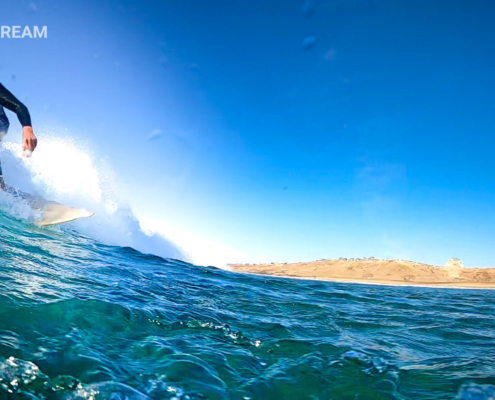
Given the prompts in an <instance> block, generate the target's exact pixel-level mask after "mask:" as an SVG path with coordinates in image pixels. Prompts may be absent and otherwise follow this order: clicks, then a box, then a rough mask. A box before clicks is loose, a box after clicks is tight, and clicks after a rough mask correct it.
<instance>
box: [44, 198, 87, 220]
mask: <svg viewBox="0 0 495 400" xmlns="http://www.w3.org/2000/svg"><path fill="white" fill-rule="evenodd" d="M41 215H42V219H40V220H37V221H35V222H36V224H37V225H39V226H50V225H57V224H65V223H66V222H71V221H75V220H76V219H80V218H88V217H92V216H93V215H95V213H93V212H91V211H88V210H84V209H81V208H74V207H69V206H66V205H64V204H58V203H54V202H51V201H50V202H48V203H47V204H46V205H45V207H43V208H42V209H41Z"/></svg>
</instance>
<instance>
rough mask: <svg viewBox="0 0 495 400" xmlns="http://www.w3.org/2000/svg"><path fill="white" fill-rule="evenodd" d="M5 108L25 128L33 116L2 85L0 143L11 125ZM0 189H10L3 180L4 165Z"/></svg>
mask: <svg viewBox="0 0 495 400" xmlns="http://www.w3.org/2000/svg"><path fill="white" fill-rule="evenodd" d="M3 107H5V108H6V109H7V110H10V111H12V112H15V113H16V114H17V118H19V122H20V123H21V125H22V126H23V127H25V126H31V116H30V115H29V111H28V109H27V107H26V106H25V105H24V104H22V103H21V102H20V101H19V100H17V98H16V97H15V96H14V95H13V94H12V93H10V92H9V91H8V90H7V89H6V88H5V86H3V85H2V84H1V83H0V141H1V140H2V139H3V136H5V135H6V134H7V131H8V130H9V125H10V124H9V119H8V118H7V116H6V115H5V111H4V110H3ZM0 189H2V190H6V191H8V189H9V188H8V187H7V185H5V182H4V180H3V173H2V164H0Z"/></svg>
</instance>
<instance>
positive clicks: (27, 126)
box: [0, 83, 38, 151]
mask: <svg viewBox="0 0 495 400" xmlns="http://www.w3.org/2000/svg"><path fill="white" fill-rule="evenodd" d="M0 105H2V106H3V107H5V108H6V109H7V110H10V111H12V112H15V113H16V114H17V118H19V122H20V123H21V125H22V147H23V148H24V150H26V149H28V150H31V151H33V150H34V149H35V148H36V145H37V143H38V139H37V138H36V136H35V135H34V133H33V126H32V125H31V116H30V115H29V110H28V109H27V107H26V106H25V105H24V104H23V103H21V102H20V101H19V100H18V99H17V98H16V97H15V96H14V95H13V94H12V93H10V92H9V91H8V90H7V88H5V86H3V85H2V84H1V83H0Z"/></svg>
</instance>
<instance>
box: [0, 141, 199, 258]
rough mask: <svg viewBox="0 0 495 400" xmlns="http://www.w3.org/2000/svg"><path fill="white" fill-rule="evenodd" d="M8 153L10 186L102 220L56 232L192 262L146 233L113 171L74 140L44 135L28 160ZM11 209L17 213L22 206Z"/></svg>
mask: <svg viewBox="0 0 495 400" xmlns="http://www.w3.org/2000/svg"><path fill="white" fill-rule="evenodd" d="M2 147H3V151H2V165H3V171H4V176H5V180H6V182H7V184H9V185H11V186H13V187H15V188H18V189H20V190H23V191H25V192H28V193H32V194H37V195H40V196H42V197H44V198H46V199H47V200H52V201H56V202H59V203H63V204H67V205H71V206H75V207H80V208H85V209H87V210H90V211H93V212H95V214H96V215H95V216H94V217H92V218H88V219H81V220H78V221H75V222H72V223H70V224H66V225H61V226H60V227H58V228H51V229H75V230H77V231H79V232H81V233H83V234H85V235H87V236H90V237H93V238H94V239H97V240H100V241H102V242H104V243H107V244H111V245H118V246H129V247H133V248H135V249H136V250H139V251H141V252H144V253H150V254H156V255H159V256H162V257H170V258H176V259H181V260H184V261H190V257H188V256H187V255H186V252H185V251H183V250H182V249H181V247H180V246H179V245H177V244H176V243H174V241H173V240H171V239H166V238H165V236H168V235H163V234H162V235H157V234H154V233H152V232H150V231H149V230H148V231H146V232H145V231H144V230H143V229H142V228H141V226H140V223H139V221H138V220H137V219H136V218H135V216H134V214H133V212H132V210H131V209H130V207H129V206H128V205H127V204H126V202H125V201H124V200H123V199H122V198H120V197H119V195H118V193H117V191H116V189H115V181H114V174H113V172H112V171H111V169H110V168H109V167H108V166H106V165H100V164H98V162H97V161H96V157H94V156H93V154H92V152H91V151H89V150H88V149H85V148H83V147H82V146H80V145H76V144H75V143H74V141H73V140H71V139H70V138H63V137H57V136H55V135H50V134H43V140H40V141H39V146H38V148H37V149H36V151H35V152H34V154H33V156H32V157H30V158H23V157H22V147H21V145H20V144H17V143H12V142H4V143H2ZM2 198H4V199H7V200H6V201H7V202H8V199H9V198H8V196H5V195H2V196H1V197H0V202H1V201H2ZM6 204H7V203H6ZM9 204H11V205H12V206H11V208H12V207H14V206H15V204H17V203H16V202H12V201H11V202H10V203H9ZM24 207H25V206H24ZM23 212H24V213H25V212H26V210H24V211H23ZM22 215H23V216H24V214H22ZM26 217H27V215H26Z"/></svg>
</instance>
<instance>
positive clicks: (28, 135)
mask: <svg viewBox="0 0 495 400" xmlns="http://www.w3.org/2000/svg"><path fill="white" fill-rule="evenodd" d="M37 145H38V139H37V138H36V136H35V135H34V133H33V127H32V126H25V127H24V128H22V149H23V150H31V151H33V150H34V149H35V148H36V146H37Z"/></svg>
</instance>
